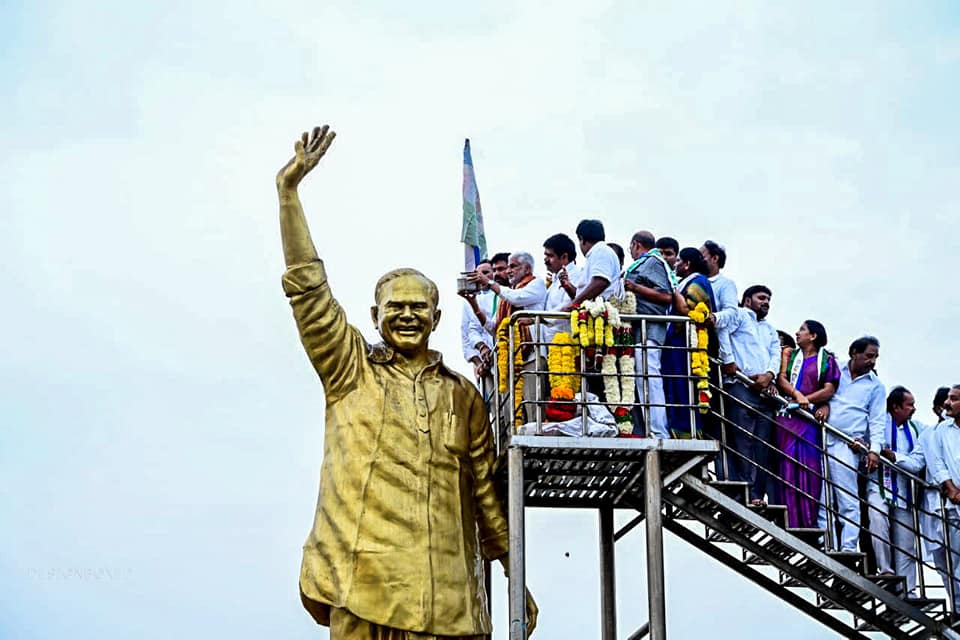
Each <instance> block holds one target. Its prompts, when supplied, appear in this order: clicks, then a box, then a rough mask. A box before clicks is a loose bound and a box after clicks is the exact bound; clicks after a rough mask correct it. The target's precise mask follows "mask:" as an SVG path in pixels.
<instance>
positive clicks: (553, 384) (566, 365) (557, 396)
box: [547, 331, 580, 400]
mask: <svg viewBox="0 0 960 640" xmlns="http://www.w3.org/2000/svg"><path fill="white" fill-rule="evenodd" d="M576 344H577V343H576V341H575V340H574V339H573V337H572V336H571V335H570V334H569V333H566V332H564V331H561V332H560V333H557V334H556V335H555V336H553V343H552V344H551V345H550V347H549V349H548V351H547V369H548V370H549V371H550V397H551V398H552V399H553V400H573V397H574V395H576V390H577V389H579V387H580V376H579V375H576V374H577V360H576V358H577V356H576V348H575V345H576ZM564 374H566V375H564Z"/></svg>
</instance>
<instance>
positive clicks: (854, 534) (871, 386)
mask: <svg viewBox="0 0 960 640" xmlns="http://www.w3.org/2000/svg"><path fill="white" fill-rule="evenodd" d="M849 355H850V360H849V361H847V362H846V363H845V364H844V365H843V366H842V367H841V368H840V386H839V387H838V388H837V392H836V393H835V394H834V395H833V398H831V399H830V405H829V406H828V407H827V408H826V409H825V410H823V411H821V408H818V409H817V411H818V412H821V413H820V414H819V415H821V416H823V418H824V419H829V420H830V424H831V425H832V426H833V427H835V428H836V429H837V430H838V431H840V432H841V433H842V434H844V435H845V436H847V437H848V438H852V439H853V440H854V443H853V444H847V441H846V440H844V439H842V438H840V437H838V436H836V435H834V434H833V433H830V432H828V433H827V436H826V456H827V471H828V473H827V476H828V477H829V479H830V482H831V485H832V486H831V487H830V489H832V491H833V504H834V505H835V508H836V511H837V513H838V514H839V516H840V535H839V536H838V537H839V546H836V543H837V540H834V541H833V542H834V544H835V548H838V549H839V550H840V551H856V550H857V541H858V539H859V537H860V501H859V500H858V497H857V496H858V490H857V467H858V465H859V462H860V452H861V450H862V449H863V447H867V448H868V450H869V453H868V454H867V457H866V470H867V471H868V472H873V471H876V469H877V467H878V466H879V465H880V450H881V449H882V445H883V427H884V424H885V419H886V415H887V410H886V395H887V393H886V389H885V388H884V386H883V383H882V382H880V379H879V378H877V375H876V373H874V371H873V369H874V367H875V366H876V363H877V358H878V357H879V356H880V341H879V340H877V339H876V338H874V337H872V336H864V337H862V338H858V339H856V340H854V341H853V343H851V344H850V350H849ZM833 516H834V514H833V513H831V514H830V516H829V517H831V518H832V517H833ZM827 517H828V516H827V510H826V502H823V503H822V504H821V507H820V515H819V517H818V518H817V526H818V527H819V528H821V529H826V528H827ZM828 548H829V547H828Z"/></svg>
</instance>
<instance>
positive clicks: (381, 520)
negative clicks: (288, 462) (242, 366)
mask: <svg viewBox="0 0 960 640" xmlns="http://www.w3.org/2000/svg"><path fill="white" fill-rule="evenodd" d="M283 287H284V291H285V292H286V294H287V296H289V298H290V302H291V305H292V306H293V312H294V316H295V317H296V320H297V325H298V327H299V329H300V336H301V339H302V341H303V345H304V347H305V348H306V351H307V354H308V355H309V357H310V361H311V362H312V363H313V366H314V368H315V369H316V370H317V373H318V374H319V375H320V379H321V381H322V382H323V387H324V391H325V394H326V402H327V406H326V427H325V435H324V452H323V463H322V467H321V472H320V495H319V498H318V501H317V512H316V516H315V519H314V524H313V530H312V531H311V532H310V535H309V537H308V538H307V541H306V544H304V547H303V564H302V567H301V572H300V591H301V594H302V597H303V602H304V606H305V607H306V608H307V610H308V611H310V613H311V614H312V615H313V617H314V618H315V619H316V620H317V621H318V622H320V623H321V624H329V612H330V607H341V608H345V609H347V610H349V611H350V612H352V613H353V614H354V615H356V616H358V617H360V618H363V619H364V620H367V621H369V622H373V623H377V624H381V625H384V626H388V627H393V628H396V629H406V630H410V631H419V632H424V633H432V634H436V635H450V636H457V635H472V634H482V633H489V632H490V630H491V628H490V620H489V616H488V614H487V607H486V595H485V592H484V586H483V571H482V563H481V557H480V553H481V552H482V554H483V556H484V557H486V558H487V559H490V560H494V559H497V558H500V557H501V556H504V555H506V553H507V522H506V519H505V518H504V515H503V510H502V507H501V505H500V503H499V501H498V499H497V497H496V495H495V493H494V486H493V482H492V476H491V473H492V466H493V448H492V443H491V438H492V434H491V429H490V424H489V419H488V416H487V411H486V408H485V406H484V404H483V400H482V398H481V397H480V394H479V392H478V391H477V389H476V388H475V387H474V386H473V385H472V384H471V383H470V382H469V381H468V380H467V379H466V378H464V377H463V376H460V375H459V374H457V373H454V372H453V371H451V370H449V369H447V368H446V367H445V366H444V364H443V363H442V361H441V359H440V355H439V354H438V353H436V352H432V351H431V352H430V356H431V357H430V363H429V364H428V365H427V366H426V367H425V368H424V369H423V370H422V371H421V372H420V373H419V374H418V375H417V376H416V378H411V377H410V376H409V375H407V374H406V373H404V372H403V371H402V370H401V369H400V368H399V367H396V366H394V364H393V360H394V354H393V351H392V350H391V349H390V347H388V346H386V345H384V344H380V345H377V346H374V347H370V346H369V345H367V343H366V341H365V340H364V338H363V337H362V336H361V334H360V332H359V331H357V329H356V328H355V327H353V326H351V325H349V324H348V323H347V319H346V316H345V314H344V312H343V310H342V309H341V308H340V305H339V304H337V301H336V300H335V299H334V298H333V296H332V294H331V292H330V288H329V286H328V285H327V278H326V273H325V271H324V267H323V263H322V262H321V261H316V262H312V263H309V264H304V265H300V266H294V267H292V268H290V269H289V270H288V271H287V272H286V274H285V275H284V278H283Z"/></svg>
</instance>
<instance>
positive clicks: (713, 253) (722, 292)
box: [700, 240, 738, 311]
mask: <svg viewBox="0 0 960 640" xmlns="http://www.w3.org/2000/svg"><path fill="white" fill-rule="evenodd" d="M700 253H701V254H703V259H704V260H706V261H707V268H708V269H709V270H710V275H709V278H710V284H711V285H713V297H714V299H715V300H716V301H717V311H723V310H724V309H736V308H737V302H738V298H737V285H736V283H734V281H733V280H731V279H730V278H728V277H727V276H725V275H723V274H721V273H720V269H723V268H724V267H725V266H726V265H727V250H726V249H725V248H724V247H723V245H720V244H717V243H716V242H714V241H713V240H707V241H706V242H704V243H703V246H702V247H700Z"/></svg>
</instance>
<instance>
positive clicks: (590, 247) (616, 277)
mask: <svg viewBox="0 0 960 640" xmlns="http://www.w3.org/2000/svg"><path fill="white" fill-rule="evenodd" d="M605 238H606V233H605V232H604V230H603V223H602V222H600V221H599V220H581V221H580V224H578V225H577V239H578V240H579V241H580V251H582V252H583V256H584V258H586V265H584V268H583V273H582V275H581V278H580V281H579V282H578V283H576V284H577V295H576V296H575V297H574V298H573V300H571V301H570V304H568V305H567V306H566V307H565V308H564V309H563V310H564V311H570V310H571V309H573V308H574V307H575V306H577V305H578V304H580V303H581V302H583V301H584V300H593V299H594V298H596V297H597V296H600V297H602V298H603V299H604V300H606V299H608V298H609V297H610V296H611V295H613V294H614V293H615V292H616V290H617V284H618V283H619V281H620V260H619V259H618V258H617V254H616V253H614V252H613V249H611V248H610V247H608V246H607V243H606V242H604V239H605Z"/></svg>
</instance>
